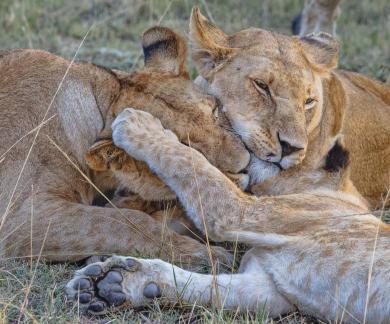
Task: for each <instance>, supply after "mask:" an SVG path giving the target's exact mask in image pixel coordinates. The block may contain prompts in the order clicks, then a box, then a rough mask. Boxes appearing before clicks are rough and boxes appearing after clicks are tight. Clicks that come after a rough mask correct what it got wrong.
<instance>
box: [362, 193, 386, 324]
mask: <svg viewBox="0 0 390 324" xmlns="http://www.w3.org/2000/svg"><path fill="white" fill-rule="evenodd" d="M389 196H390V190H388V191H387V194H386V197H385V199H384V202H383V206H382V209H381V215H380V217H379V219H380V220H381V221H382V218H383V214H384V211H385V205H386V202H387V200H388V199H389ZM380 225H381V222H378V226H377V228H376V233H375V239H374V246H373V249H372V256H371V262H370V267H369V268H368V280H367V281H368V282H367V292H366V302H365V305H364V315H363V324H366V321H367V312H368V304H369V302H370V288H371V278H372V272H373V269H374V261H375V253H376V248H377V245H378V236H379V229H380Z"/></svg>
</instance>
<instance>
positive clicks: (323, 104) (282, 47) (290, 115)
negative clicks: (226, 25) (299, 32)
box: [190, 8, 390, 207]
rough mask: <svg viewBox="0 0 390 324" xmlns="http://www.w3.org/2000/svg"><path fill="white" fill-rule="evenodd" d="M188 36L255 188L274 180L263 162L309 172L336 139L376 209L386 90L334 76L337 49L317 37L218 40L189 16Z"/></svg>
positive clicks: (387, 131) (389, 158)
mask: <svg viewBox="0 0 390 324" xmlns="http://www.w3.org/2000/svg"><path fill="white" fill-rule="evenodd" d="M190 29H191V38H192V41H193V43H194V49H193V57H194V60H195V62H196V64H197V67H198V69H199V71H200V74H201V75H202V77H203V78H205V79H206V80H207V81H208V91H209V92H210V93H212V94H213V95H215V96H216V97H217V98H218V99H219V100H220V101H221V102H222V104H223V107H224V108H223V109H224V110H225V112H226V115H227V117H228V119H229V121H230V122H231V124H232V127H233V129H234V130H235V131H236V132H237V133H238V134H239V135H240V136H241V138H242V140H243V142H244V143H245V144H246V146H247V147H248V148H249V149H250V150H251V151H252V152H253V153H254V155H255V159H254V160H255V163H251V166H250V167H251V168H252V169H257V170H258V171H259V173H260V175H259V176H258V179H257V180H258V181H264V180H266V179H269V178H271V177H272V176H274V175H276V174H278V172H279V169H278V168H277V167H276V166H275V165H273V164H271V163H268V162H272V163H278V164H279V166H281V168H282V169H284V170H286V169H289V168H291V167H294V166H296V165H300V167H303V168H306V167H308V168H311V167H313V166H314V167H315V165H313V161H315V160H316V159H317V157H318V156H323V153H324V152H326V151H327V150H328V149H329V147H330V146H331V145H332V143H333V141H334V137H335V136H336V135H337V134H339V133H340V134H342V135H343V137H344V142H345V145H346V148H347V149H348V151H349V152H350V155H351V179H352V181H353V182H354V184H355V185H356V187H357V189H358V190H359V192H361V193H362V194H363V196H364V197H365V198H366V199H367V200H369V202H370V203H371V206H372V207H379V206H381V205H382V199H383V198H384V195H385V194H386V193H387V190H388V188H389V186H390V151H389V150H390V104H389V100H390V99H389V98H390V87H389V86H388V85H385V84H382V83H380V82H377V81H373V80H369V79H368V78H366V77H364V76H362V75H359V74H356V73H352V72H347V71H341V70H336V69H335V67H336V64H337V60H338V44H337V42H336V41H335V39H334V38H332V37H331V36H330V35H328V34H325V33H320V34H311V35H307V36H305V37H302V38H298V37H289V36H285V35H281V34H277V33H272V32H268V31H266V30H262V29H257V28H250V29H245V30H242V31H240V32H237V33H235V34H232V35H226V34H225V33H223V31H221V30H220V29H219V28H218V27H217V26H215V25H213V24H212V23H210V22H209V21H208V20H207V19H206V18H205V17H204V16H202V15H201V13H200V12H199V10H198V9H197V8H195V9H194V11H193V14H192V18H191V24H190ZM324 127H327V128H329V129H330V130H331V136H330V137H329V138H324V133H323V132H322V131H321V129H323V128H324ZM327 134H329V133H327ZM256 158H257V159H256Z"/></svg>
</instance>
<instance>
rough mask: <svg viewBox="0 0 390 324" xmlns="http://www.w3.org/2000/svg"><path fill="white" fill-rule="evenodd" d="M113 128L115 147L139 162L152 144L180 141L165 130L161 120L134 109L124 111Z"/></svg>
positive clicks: (115, 121) (113, 124)
mask: <svg viewBox="0 0 390 324" xmlns="http://www.w3.org/2000/svg"><path fill="white" fill-rule="evenodd" d="M111 128H112V138H113V140H114V143H115V145H116V146H118V147H120V148H122V149H124V150H125V151H126V152H127V153H128V154H130V155H131V156H133V157H134V158H136V159H138V160H142V157H143V153H144V151H145V150H146V149H147V148H149V147H150V145H151V144H156V143H160V142H161V141H162V140H164V139H169V140H173V141H176V142H177V141H178V139H177V136H176V135H175V134H174V133H172V132H171V131H170V130H167V129H164V127H163V126H162V125H161V122H160V120H159V119H157V118H155V117H153V116H152V115H151V114H149V113H147V112H145V111H142V110H136V109H133V108H126V109H125V110H123V111H122V112H121V113H120V114H119V115H118V116H117V117H116V119H115V120H114V122H113V123H112V126H111Z"/></svg>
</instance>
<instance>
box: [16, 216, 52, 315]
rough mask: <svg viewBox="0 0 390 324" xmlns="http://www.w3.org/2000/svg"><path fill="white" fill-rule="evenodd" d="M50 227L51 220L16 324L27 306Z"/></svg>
mask: <svg viewBox="0 0 390 324" xmlns="http://www.w3.org/2000/svg"><path fill="white" fill-rule="evenodd" d="M50 225H51V220H49V224H48V225H47V228H46V233H45V237H44V239H43V242H42V245H41V249H40V251H39V255H38V259H37V261H36V263H35V269H34V272H33V275H32V277H31V280H30V283H29V285H28V286H27V290H26V294H25V297H24V300H23V303H22V306H21V308H20V313H19V318H18V323H20V320H21V318H22V315H23V311H24V309H25V308H26V306H27V301H28V295H29V294H30V291H31V287H32V284H33V282H34V279H35V276H36V273H37V269H38V265H39V261H40V259H41V255H42V252H43V248H44V246H45V243H46V239H47V234H48V233H49V229H50Z"/></svg>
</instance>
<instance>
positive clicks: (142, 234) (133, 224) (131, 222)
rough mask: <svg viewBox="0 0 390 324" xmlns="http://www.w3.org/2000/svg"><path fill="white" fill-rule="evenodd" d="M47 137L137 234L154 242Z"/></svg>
mask: <svg viewBox="0 0 390 324" xmlns="http://www.w3.org/2000/svg"><path fill="white" fill-rule="evenodd" d="M46 136H47V138H48V139H49V141H50V142H51V143H52V144H53V145H54V147H55V148H57V150H58V151H60V153H61V154H62V155H63V156H64V157H65V158H66V159H67V160H68V162H69V163H70V164H71V165H72V166H73V167H74V168H75V169H76V170H77V171H78V172H79V173H80V174H81V176H82V177H83V178H84V179H85V180H87V181H88V183H89V184H90V185H91V186H92V187H93V188H94V189H95V190H96V191H97V192H98V193H99V194H100V195H102V196H103V198H104V199H106V200H107V202H108V203H109V204H110V205H111V206H112V207H113V208H115V209H116V210H117V211H118V212H119V213H120V214H121V216H123V218H124V219H126V220H127V221H128V222H129V224H130V225H131V226H132V227H133V229H134V230H136V231H138V233H139V234H141V236H144V237H146V238H147V239H149V240H152V242H154V238H152V237H150V236H149V235H147V234H146V233H147V231H146V229H144V228H140V227H139V226H138V225H137V224H135V223H134V222H133V221H132V220H131V219H129V218H128V217H127V216H126V215H124V214H123V213H122V211H121V210H120V209H119V208H118V207H116V206H115V205H114V204H113V203H112V201H111V200H110V199H109V198H108V197H107V196H106V195H105V194H104V193H103V192H102V191H101V190H100V189H99V188H98V187H97V186H96V185H95V184H94V183H93V182H92V180H91V179H90V178H89V177H88V176H87V175H86V174H85V173H84V172H83V171H82V170H81V169H80V168H79V167H78V165H77V164H76V163H74V162H73V161H72V159H71V158H70V157H69V156H68V154H66V152H65V151H64V150H63V149H62V148H61V147H60V146H59V145H58V144H57V143H56V142H55V141H54V140H53V139H52V138H50V137H49V136H48V135H46ZM126 225H128V224H126Z"/></svg>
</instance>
